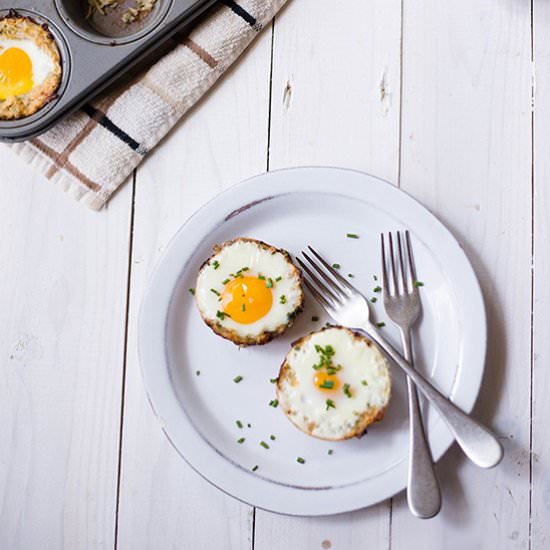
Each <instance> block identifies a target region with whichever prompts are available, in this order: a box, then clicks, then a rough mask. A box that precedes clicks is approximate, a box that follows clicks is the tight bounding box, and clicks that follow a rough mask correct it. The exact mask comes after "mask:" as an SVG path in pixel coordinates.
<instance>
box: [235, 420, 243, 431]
mask: <svg viewBox="0 0 550 550" xmlns="http://www.w3.org/2000/svg"><path fill="white" fill-rule="evenodd" d="M235 424H237V428H239V429H242V427H243V423H242V422H241V421H240V420H235Z"/></svg>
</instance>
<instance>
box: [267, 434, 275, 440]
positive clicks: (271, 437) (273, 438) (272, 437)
mask: <svg viewBox="0 0 550 550" xmlns="http://www.w3.org/2000/svg"><path fill="white" fill-rule="evenodd" d="M269 439H271V441H275V440H276V439H277V438H276V437H275V436H274V435H273V434H271V435H270V436H269Z"/></svg>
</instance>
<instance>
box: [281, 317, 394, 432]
mask: <svg viewBox="0 0 550 550" xmlns="http://www.w3.org/2000/svg"><path fill="white" fill-rule="evenodd" d="M316 345H319V346H321V347H323V348H324V347H325V346H327V345H330V346H332V347H333V348H334V351H335V353H334V356H333V364H334V365H341V366H342V369H341V370H340V371H339V372H338V373H337V377H338V379H339V381H340V385H339V388H338V389H335V390H323V389H320V388H318V387H317V386H316V385H315V384H314V381H313V379H314V376H315V373H316V371H315V369H314V368H313V365H316V364H318V363H319V353H318V352H317V351H316V349H315V346H316ZM362 381H365V382H366V385H365V384H363V382H362ZM344 384H349V386H350V392H351V397H348V396H347V395H346V394H345V393H344V391H343V385H344ZM390 394H391V376H390V371H389V368H388V364H387V361H386V359H385V357H384V356H383V355H382V353H381V352H380V350H379V349H378V348H377V347H376V345H375V344H374V343H372V342H370V341H369V340H368V339H366V338H365V337H363V336H358V335H356V334H354V333H353V332H352V331H350V330H348V329H345V328H342V327H331V328H327V329H324V330H321V331H319V332H315V333H312V334H311V335H309V336H307V337H305V338H302V339H301V340H299V341H298V342H295V344H294V345H293V347H292V349H291V350H290V351H289V353H288V355H287V357H286V359H285V362H284V363H283V365H282V367H281V373H280V376H279V383H278V398H279V403H280V405H281V408H282V410H283V411H284V412H285V414H287V416H288V417H289V419H290V420H291V421H292V422H293V423H294V424H295V425H296V426H297V427H298V428H300V429H301V430H302V431H304V432H306V433H308V434H309V435H313V436H315V437H319V438H321V439H329V440H340V439H346V438H348V437H352V436H354V435H361V434H362V433H363V432H364V428H366V426H364V428H363V429H362V430H360V431H359V432H358V419H359V418H360V417H361V415H363V414H368V415H369V417H372V419H374V418H375V417H376V416H377V415H379V414H380V413H381V414H383V412H384V410H385V408H386V407H387V405H388V402H389V399H390ZM327 399H332V400H333V402H334V404H335V407H334V408H329V409H328V410H327ZM370 422H372V420H370ZM370 422H369V423H370Z"/></svg>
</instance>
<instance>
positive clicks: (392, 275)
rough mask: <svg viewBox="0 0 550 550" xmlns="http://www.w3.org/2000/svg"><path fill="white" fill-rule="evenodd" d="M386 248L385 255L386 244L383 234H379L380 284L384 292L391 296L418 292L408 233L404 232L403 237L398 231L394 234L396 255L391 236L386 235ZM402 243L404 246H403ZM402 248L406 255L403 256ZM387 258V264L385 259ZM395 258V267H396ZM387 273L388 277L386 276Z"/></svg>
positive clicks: (389, 234)
mask: <svg viewBox="0 0 550 550" xmlns="http://www.w3.org/2000/svg"><path fill="white" fill-rule="evenodd" d="M387 237H388V239H387V240H388V245H389V246H388V248H389V251H388V253H386V252H387V251H386V244H385V239H384V234H383V233H381V234H380V249H381V254H382V283H383V285H384V291H385V292H387V293H388V294H389V295H391V296H395V295H398V294H401V293H403V294H410V293H412V292H418V289H417V287H416V271H415V267H414V261H413V255H412V251H411V237H410V234H409V231H408V230H407V231H405V235H404V236H403V234H402V233H401V232H400V231H396V232H395V239H396V241H397V254H395V250H394V244H393V241H394V239H393V236H392V234H391V233H388V235H387ZM403 243H404V244H403ZM404 248H405V251H406V254H404V253H403V252H404ZM387 256H389V262H388V261H387V260H386V257H387ZM396 256H397V264H398V265H397V266H396ZM388 271H389V276H388Z"/></svg>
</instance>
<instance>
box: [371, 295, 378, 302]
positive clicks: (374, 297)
mask: <svg viewBox="0 0 550 550" xmlns="http://www.w3.org/2000/svg"><path fill="white" fill-rule="evenodd" d="M377 300H378V298H377V297H376V296H373V297H372V298H371V299H370V301H371V302H372V303H373V304H376V302H377Z"/></svg>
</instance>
